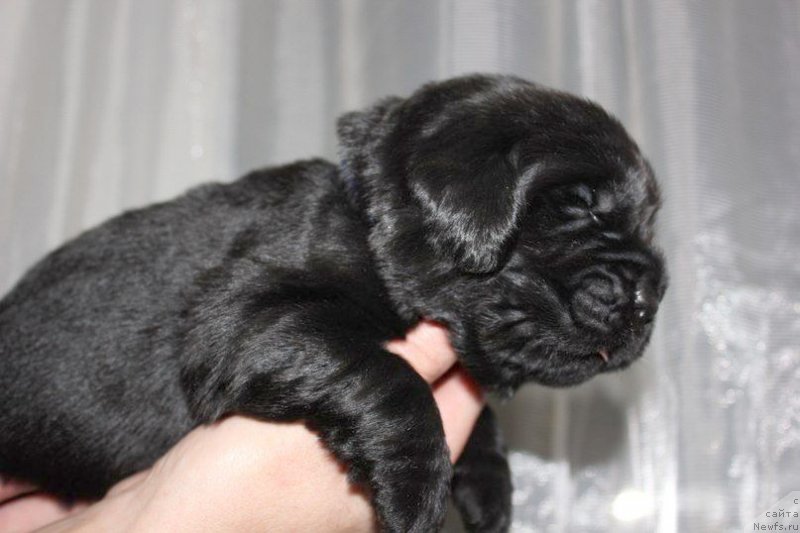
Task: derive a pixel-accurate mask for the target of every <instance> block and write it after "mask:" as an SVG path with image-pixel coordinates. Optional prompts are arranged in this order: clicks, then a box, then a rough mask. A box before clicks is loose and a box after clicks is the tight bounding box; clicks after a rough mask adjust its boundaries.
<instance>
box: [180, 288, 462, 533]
mask: <svg viewBox="0 0 800 533" xmlns="http://www.w3.org/2000/svg"><path fill="white" fill-rule="evenodd" d="M300 307H303V306H300ZM312 307H313V306H312ZM328 307H329V308H328ZM270 313H271V314H274V316H278V315H279V316H280V317H281V318H280V320H277V321H274V322H273V321H272V320H269V324H270V325H268V326H267V327H266V328H265V329H264V328H263V324H264V322H263V321H261V322H256V321H254V322H252V323H251V324H249V325H248V326H247V327H245V328H243V331H251V332H252V331H254V330H257V329H261V331H260V332H258V333H256V334H254V335H252V336H246V337H244V338H241V337H240V338H239V339H238V340H237V350H236V352H235V354H234V355H233V356H232V357H233V360H232V361H230V363H231V364H227V363H226V365H225V366H226V367H228V368H231V370H232V371H231V372H230V373H229V375H228V376H225V377H223V378H222V379H221V380H216V379H214V378H212V379H211V380H210V382H209V383H207V384H205V385H203V387H201V388H204V389H205V390H206V391H207V392H205V393H203V391H202V390H200V389H196V390H195V391H194V392H193V393H192V392H191V391H190V394H192V395H195V397H196V398H202V397H204V396H205V398H211V397H212V396H211V395H213V394H215V393H216V394H221V396H218V397H217V400H213V401H212V402H211V403H212V404H216V405H210V406H207V407H206V408H204V407H203V405H198V406H197V408H198V409H199V412H201V413H202V412H205V414H204V415H202V416H204V417H208V416H210V417H212V418H213V417H214V416H215V411H216V414H222V413H223V412H227V413H231V412H235V413H243V414H248V415H252V416H255V417H259V418H263V419H266V420H305V421H306V422H307V423H308V425H309V426H310V427H311V428H312V429H313V430H315V431H317V432H318V433H319V435H320V436H321V438H322V439H323V441H324V442H325V444H326V445H327V447H328V448H329V449H330V450H331V451H332V452H333V453H334V455H336V456H337V457H338V458H339V459H340V460H342V461H343V462H344V463H346V464H347V465H348V467H349V475H350V478H351V480H352V481H354V482H359V483H365V484H367V485H368V486H369V488H370V489H371V496H372V502H373V505H374V507H375V510H376V512H377V515H378V518H379V522H380V525H381V527H382V528H383V530H384V531H389V532H393V533H395V532H396V533H408V532H418V533H423V532H424V533H429V532H432V531H436V530H437V529H439V528H440V527H441V523H442V520H443V517H444V512H445V508H446V501H447V495H448V492H449V485H450V480H451V476H452V467H451V465H450V462H449V459H448V453H447V446H446V444H445V440H444V432H443V429H442V425H441V420H440V417H439V413H438V410H437V409H436V405H435V403H434V400H433V396H432V394H431V390H430V387H429V386H428V385H427V383H425V381H424V380H422V378H420V376H419V375H418V374H416V373H415V372H414V370H413V369H412V368H411V367H410V366H409V365H408V364H407V363H406V362H405V361H403V360H402V359H400V358H399V357H397V356H395V355H393V354H390V353H389V352H387V351H385V350H383V349H382V348H381V347H380V344H379V343H378V342H377V341H372V340H364V338H365V336H367V335H368V332H367V331H366V328H365V326H364V322H359V321H358V320H355V321H353V320H352V319H351V318H350V317H357V316H359V313H358V311H357V310H350V309H348V306H347V305H343V304H340V303H334V304H331V305H330V306H328V305H321V306H320V307H319V308H318V309H310V308H308V307H306V308H305V309H303V310H301V311H298V310H297V306H293V307H287V308H284V309H273V310H271V311H270ZM264 318H265V317H264V316H263V314H262V316H260V317H257V320H263V319H264ZM356 322H358V323H356ZM259 323H260V324H261V325H262V327H261V328H258V327H257V324H259ZM215 381H216V383H215ZM197 393H199V396H197ZM209 393H210V394H209ZM203 401H204V400H201V403H202V402H203ZM209 409H210V410H209Z"/></svg>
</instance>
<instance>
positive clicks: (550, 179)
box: [340, 76, 666, 393]
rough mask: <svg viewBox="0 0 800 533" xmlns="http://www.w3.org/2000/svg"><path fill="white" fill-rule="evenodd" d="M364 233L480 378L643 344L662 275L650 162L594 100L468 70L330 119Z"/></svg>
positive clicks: (628, 353)
mask: <svg viewBox="0 0 800 533" xmlns="http://www.w3.org/2000/svg"><path fill="white" fill-rule="evenodd" d="M340 135H341V137H342V140H343V144H344V146H345V150H344V156H345V164H346V166H349V168H350V172H352V173H354V174H355V175H356V176H357V177H358V179H360V180H362V181H363V187H364V190H365V196H366V203H367V209H368V211H369V213H370V218H371V219H372V221H373V223H374V227H373V229H372V234H371V241H372V246H373V248H374V249H375V252H376V254H377V255H378V260H379V263H380V264H381V265H382V266H383V270H384V272H383V273H384V276H385V278H386V279H387V280H388V284H389V288H390V291H392V292H393V295H394V297H395V299H396V300H397V301H399V302H400V303H401V306H402V305H405V306H406V308H407V309H408V310H409V314H411V313H414V312H417V313H420V314H422V315H426V316H432V317H433V318H439V319H442V320H444V321H446V322H447V323H448V324H449V325H450V326H451V329H452V331H453V332H454V337H455V338H454V343H455V344H456V346H457V347H458V348H459V350H460V352H461V354H462V360H463V362H464V364H466V365H467V367H468V368H469V369H470V370H471V371H472V373H473V375H475V377H476V378H477V379H478V380H479V381H480V382H481V383H482V384H483V385H484V386H486V387H489V388H491V389H494V390H496V391H499V392H501V393H506V392H510V391H512V390H513V389H515V388H516V387H517V386H519V385H520V384H521V383H523V382H525V381H536V382H539V383H542V384H546V385H557V386H561V385H572V384H577V383H580V382H582V381H585V380H586V379H588V378H590V377H592V376H594V375H596V374H597V373H599V372H604V371H608V370H617V369H621V368H624V367H626V366H628V365H629V364H630V363H631V362H632V361H633V360H635V359H636V358H637V357H639V356H640V355H641V354H642V351H643V350H644V348H645V345H646V343H647V341H648V339H649V337H650V333H651V330H652V322H653V318H654V316H655V313H656V310H657V307H658V304H659V302H660V300H661V297H662V296H663V293H664V290H665V287H666V274H665V268H664V263H663V259H662V258H661V256H660V254H659V253H658V251H657V250H656V249H655V248H654V247H653V244H652V233H653V222H654V217H655V213H656V211H657V209H658V206H659V194H658V187H657V184H656V182H655V179H654V177H653V173H652V170H651V168H650V166H649V165H648V163H647V162H646V160H645V159H644V157H643V156H642V155H641V154H640V152H639V149H638V147H637V146H636V144H635V143H634V142H633V141H632V140H631V139H630V137H629V136H628V134H627V133H626V132H625V130H624V128H623V127H622V126H621V125H620V124H619V122H617V121H616V120H615V119H614V118H613V117H611V116H609V115H608V114H607V113H606V112H605V111H604V110H602V109H601V108H600V107H598V106H597V105H595V104H593V103H591V102H588V101H586V100H583V99H580V98H576V97H574V96H571V95H568V94H565V93H560V92H556V91H551V90H546V89H543V88H541V87H538V86H536V85H533V84H530V83H528V82H525V81H524V80H520V79H518V78H513V77H507V76H471V77H465V78H457V79H454V80H449V81H446V82H442V83H438V84H431V85H428V86H426V87H423V88H422V89H421V90H419V91H418V92H417V93H415V94H414V95H412V96H411V97H410V98H408V99H406V100H401V99H388V100H385V101H384V102H382V103H381V104H379V105H378V106H376V107H375V108H373V109H372V110H370V111H369V112H368V113H361V114H353V115H350V116H345V117H344V118H343V119H342V121H341V122H340Z"/></svg>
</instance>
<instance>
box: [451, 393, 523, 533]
mask: <svg viewBox="0 0 800 533" xmlns="http://www.w3.org/2000/svg"><path fill="white" fill-rule="evenodd" d="M511 492H512V486H511V469H510V468H509V466H508V460H507V458H506V451H505V445H504V444H503V439H502V438H501V436H500V432H499V430H498V428H497V424H496V422H495V419H494V415H493V413H492V411H491V409H490V408H489V407H488V406H486V407H484V408H483V412H482V413H481V416H480V417H479V418H478V422H477V423H476V424H475V429H474V430H473V431H472V435H470V439H469V442H467V446H466V448H465V449H464V453H463V454H462V455H461V458H460V459H459V460H458V462H457V463H456V467H455V475H454V476H453V501H454V502H455V504H456V506H457V507H458V510H459V511H460V512H461V518H462V520H463V521H464V526H465V527H466V528H467V530H468V531H470V532H475V533H495V532H498V533H500V532H505V531H508V529H509V527H510V526H511Z"/></svg>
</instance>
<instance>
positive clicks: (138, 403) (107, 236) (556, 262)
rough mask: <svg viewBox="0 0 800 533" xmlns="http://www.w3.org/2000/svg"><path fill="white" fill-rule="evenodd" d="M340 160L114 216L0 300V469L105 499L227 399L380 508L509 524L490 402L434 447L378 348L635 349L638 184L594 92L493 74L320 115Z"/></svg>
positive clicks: (413, 381) (644, 271)
mask: <svg viewBox="0 0 800 533" xmlns="http://www.w3.org/2000/svg"><path fill="white" fill-rule="evenodd" d="M339 136H340V139H341V144H342V165H341V166H339V167H337V166H336V165H333V164H330V163H328V162H325V161H322V160H312V161H303V162H299V163H295V164H292V165H288V166H284V167H278V168H271V169H267V170H261V171H257V172H253V173H251V174H249V175H247V176H245V177H244V178H242V179H240V180H238V181H236V182H234V183H231V184H211V185H205V186H201V187H198V188H196V189H193V190H191V191H189V192H188V193H187V194H185V195H184V196H182V197H180V198H178V199H176V200H173V201H171V202H167V203H163V204H158V205H154V206H151V207H148V208H145V209H139V210H136V211H131V212H127V213H125V214H123V215H121V216H119V217H117V218H114V219H112V220H110V221H108V222H106V223H105V224H103V225H101V226H100V227H98V228H95V229H93V230H90V231H87V232H86V233H84V234H83V235H81V236H80V237H78V238H77V239H75V240H73V241H72V242H70V243H68V244H66V245H65V246H63V247H61V248H59V249H58V250H56V251H55V252H53V253H51V254H50V255H49V256H47V257H46V258H45V259H44V260H42V261H41V262H40V263H39V264H38V265H36V266H35V267H34V268H32V269H31V270H30V272H28V273H27V275H26V276H25V277H24V278H23V279H22V280H21V281H20V282H19V284H18V285H17V286H16V288H14V290H13V291H12V292H11V293H10V294H9V295H8V296H6V298H5V299H4V300H3V301H2V302H0V406H1V407H0V472H2V473H4V474H6V475H9V476H13V477H17V478H22V479H26V480H30V481H33V482H35V483H37V484H38V485H40V486H41V487H43V488H45V489H48V490H51V491H55V492H58V493H61V494H64V495H72V496H100V495H102V494H103V492H104V491H105V490H106V489H107V488H108V487H109V486H110V485H111V484H113V483H114V482H115V481H118V480H119V479H121V478H123V477H125V476H127V475H129V474H131V473H133V472H135V471H137V470H140V469H143V468H145V467H147V466H149V465H151V464H152V463H153V462H154V461H155V460H156V459H157V458H158V457H159V456H160V455H162V454H163V453H164V452H165V451H166V450H167V449H168V448H169V447H170V446H171V445H173V444H174V443H175V442H176V441H177V440H178V439H180V438H181V436H182V435H184V434H185V433H186V432H188V431H189V430H190V429H192V428H193V427H195V426H197V425H199V424H203V423H208V422H211V421H214V420H216V419H218V418H220V417H221V416H223V415H224V414H226V413H246V414H249V415H253V416H256V417H259V418H262V419H267V420H298V419H302V420H305V421H306V422H307V423H308V425H309V426H310V427H312V428H313V429H314V430H316V431H317V432H319V434H320V435H321V437H322V439H323V440H324V442H325V443H326V444H327V446H328V447H329V448H330V449H331V450H332V451H333V452H334V453H335V454H336V455H337V456H338V457H339V458H340V459H341V460H343V461H344V462H346V463H347V464H348V465H349V472H350V476H351V479H352V480H353V481H355V482H358V483H365V484H368V485H369V487H370V488H371V494H372V498H373V503H374V505H375V508H376V510H377V512H378V515H379V519H380V523H381V526H382V527H383V529H384V530H386V531H392V532H403V533H406V532H412V531H413V532H428V531H432V530H435V529H437V528H438V527H440V525H441V522H442V518H443V515H444V511H445V504H446V498H447V495H448V493H449V492H450V485H451V480H452V485H453V486H452V489H453V496H454V499H455V501H456V504H457V505H458V506H459V508H460V510H461V512H462V514H463V516H464V518H465V522H466V523H467V524H468V527H469V528H470V529H472V530H475V531H502V530H505V529H507V527H508V524H509V519H510V492H511V486H510V481H509V472H508V465H507V463H506V459H505V456H504V451H503V447H502V444H501V442H500V438H499V436H498V433H497V430H496V428H495V426H494V422H493V420H492V415H491V413H490V412H489V410H488V409H486V410H485V411H484V413H483V414H482V416H481V418H480V420H479V422H478V425H477V427H476V428H475V431H474V433H473V435H472V437H471V439H470V441H469V443H468V445H467V449H466V451H465V452H464V454H463V456H462V457H461V459H460V460H459V461H458V463H457V464H456V465H455V468H452V467H451V465H450V462H449V460H448V454H447V449H446V445H445V441H444V438H443V437H444V436H443V432H442V426H441V422H440V418H439V414H438V412H437V409H436V406H435V404H434V402H433V398H432V396H431V391H430V389H429V387H428V386H427V385H426V384H425V382H424V381H423V380H422V379H421V378H420V377H419V376H418V375H417V374H415V373H414V371H413V370H412V369H411V368H410V367H409V366H408V365H407V364H406V363H405V362H404V361H403V360H401V359H400V358H398V357H396V356H394V355H392V354H390V353H388V352H387V351H386V350H385V349H384V348H383V347H382V346H383V344H384V342H385V341H386V340H388V339H391V338H394V337H398V336H401V335H402V334H403V333H404V332H405V331H406V330H407V329H408V328H409V327H410V326H411V325H412V324H414V323H415V322H416V321H418V320H419V319H420V318H422V317H425V318H430V319H434V320H438V321H440V322H442V323H444V324H446V325H447V326H448V327H449V328H450V331H451V333H452V342H453V345H454V346H455V348H456V350H457V351H458V354H459V358H460V360H461V362H462V363H463V364H464V366H465V367H466V368H467V369H468V370H469V371H470V372H471V373H472V375H473V376H474V377H475V378H476V379H477V380H478V381H479V382H480V383H481V385H483V386H484V387H486V388H487V389H490V390H492V391H495V392H497V393H499V394H501V395H508V394H510V393H511V392H512V391H513V390H514V389H515V388H516V387H517V386H519V385H520V384H522V383H523V382H525V381H535V382H538V383H542V384H546V385H557V386H561V385H572V384H576V383H580V382H582V381H584V380H586V379H588V378H590V377H591V376H593V375H595V374H597V373H598V372H604V371H609V370H618V369H621V368H624V367H626V366H628V365H629V364H630V363H631V362H632V361H633V360H634V359H636V358H637V357H639V355H641V353H642V350H643V349H644V346H645V344H646V342H647V340H648V338H649V336H650V332H651V327H652V326H651V322H652V319H653V315H654V313H655V312H656V307H657V305H658V302H659V300H660V298H661V296H662V294H663V292H664V288H665V274H664V266H663V261H662V259H661V257H660V256H659V254H658V253H657V252H656V251H655V250H654V249H653V246H652V244H651V238H652V226H653V218H654V215H655V213H656V210H657V208H658V196H659V195H658V189H657V185H656V182H655V180H654V178H653V174H652V172H651V169H650V167H649V165H648V164H647V162H646V161H645V160H644V158H643V157H642V155H641V154H640V153H639V150H638V148H637V146H636V144H635V143H634V142H633V141H632V140H631V139H630V138H629V137H628V135H627V134H626V132H625V130H624V129H623V128H622V126H621V125H620V124H619V123H618V122H617V121H616V120H614V119H613V118H612V117H610V116H609V115H608V114H607V113H606V112H605V111H603V110H602V109H600V108H599V107H598V106H596V105H594V104H592V103H590V102H588V101H586V100H582V99H578V98H575V97H573V96H570V95H567V94H564V93H560V92H555V91H550V90H546V89H543V88H541V87H538V86H536V85H533V84H531V83H528V82H525V81H523V80H520V79H517V78H513V77H507V76H471V77H464V78H458V79H453V80H450V81H445V82H443V83H434V84H430V85H427V86H425V87H423V88H422V89H420V90H419V91H418V92H416V93H415V94H414V95H412V96H411V97H410V98H408V99H400V98H389V99H386V100H383V101H382V102H380V103H378V104H377V105H376V106H374V107H373V108H371V109H369V110H367V111H365V112H356V113H350V114H348V115H345V116H344V117H342V118H341V120H340V122H339Z"/></svg>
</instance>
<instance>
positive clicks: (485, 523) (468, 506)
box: [453, 479, 511, 533]
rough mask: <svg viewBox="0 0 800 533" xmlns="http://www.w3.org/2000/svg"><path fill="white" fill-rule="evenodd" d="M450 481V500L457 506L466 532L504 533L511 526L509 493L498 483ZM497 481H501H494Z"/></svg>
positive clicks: (502, 484)
mask: <svg viewBox="0 0 800 533" xmlns="http://www.w3.org/2000/svg"><path fill="white" fill-rule="evenodd" d="M463 481H464V480H463V479H462V480H456V479H454V482H453V499H454V500H455V501H456V502H457V503H458V507H459V510H460V511H461V518H462V520H463V521H464V527H465V528H466V529H467V531H470V532H474V533H505V532H507V531H508V530H509V528H510V527H511V490H510V486H508V485H507V484H505V483H503V482H502V480H494V482H488V483H487V482H485V481H484V482H475V483H464V482H463ZM497 481H501V482H499V483H498V482H497Z"/></svg>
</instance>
